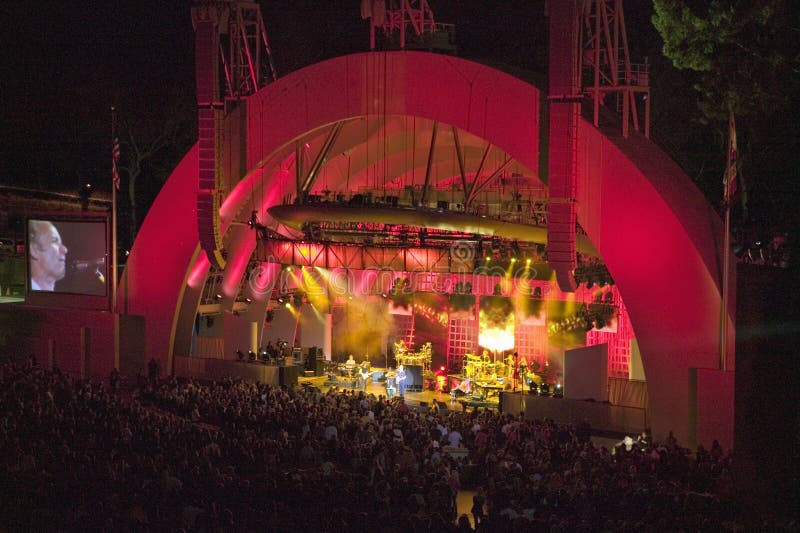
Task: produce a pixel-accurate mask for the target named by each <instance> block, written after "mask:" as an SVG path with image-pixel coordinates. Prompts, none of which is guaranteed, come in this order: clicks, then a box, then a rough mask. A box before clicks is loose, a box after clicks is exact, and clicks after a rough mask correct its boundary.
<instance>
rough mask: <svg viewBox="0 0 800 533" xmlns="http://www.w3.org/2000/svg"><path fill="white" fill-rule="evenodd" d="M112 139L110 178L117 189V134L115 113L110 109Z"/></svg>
mask: <svg viewBox="0 0 800 533" xmlns="http://www.w3.org/2000/svg"><path fill="white" fill-rule="evenodd" d="M111 124H112V127H111V129H112V130H113V131H112V137H113V138H112V140H111V179H112V180H113V182H114V188H115V189H116V190H119V135H117V113H116V111H113V110H112V117H111Z"/></svg>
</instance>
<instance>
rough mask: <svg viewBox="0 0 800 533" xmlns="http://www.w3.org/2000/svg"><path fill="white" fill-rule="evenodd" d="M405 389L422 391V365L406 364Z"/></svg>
mask: <svg viewBox="0 0 800 533" xmlns="http://www.w3.org/2000/svg"><path fill="white" fill-rule="evenodd" d="M405 369H406V382H405V386H406V390H407V391H409V392H422V367H421V366H420V365H406V367H405Z"/></svg>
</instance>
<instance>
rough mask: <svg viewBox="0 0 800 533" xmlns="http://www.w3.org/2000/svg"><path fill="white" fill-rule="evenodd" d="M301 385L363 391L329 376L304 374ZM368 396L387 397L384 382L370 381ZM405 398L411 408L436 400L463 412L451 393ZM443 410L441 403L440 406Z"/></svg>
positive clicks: (407, 394)
mask: <svg viewBox="0 0 800 533" xmlns="http://www.w3.org/2000/svg"><path fill="white" fill-rule="evenodd" d="M372 371H373V372H375V373H379V374H380V373H383V372H384V371H385V369H381V368H373V369H372ZM298 382H299V384H303V383H307V384H309V385H312V386H314V387H317V388H318V389H320V390H321V391H323V392H327V391H328V390H329V389H331V388H332V387H337V388H338V389H346V390H356V391H358V390H361V388H360V387H353V386H350V382H349V381H347V380H343V379H341V378H337V381H336V383H333V382H331V381H329V380H328V377H327V376H314V377H304V376H303V375H302V374H301V375H300V377H299V378H298ZM367 394H374V395H375V396H378V395H380V394H382V395H384V396H387V394H386V384H385V382H382V381H374V380H370V381H369V382H368V383H367ZM404 398H405V399H406V403H408V404H409V405H410V406H414V407H419V406H421V405H431V404H432V403H433V402H434V400H435V401H437V402H444V403H445V404H446V405H447V408H448V409H451V410H461V409H462V406H461V403H459V402H458V401H453V400H452V399H451V397H450V393H449V392H440V391H432V390H426V389H423V390H422V391H421V392H412V391H406V392H405V394H404ZM439 406H440V409H441V403H440V404H439Z"/></svg>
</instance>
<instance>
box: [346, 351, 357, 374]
mask: <svg viewBox="0 0 800 533" xmlns="http://www.w3.org/2000/svg"><path fill="white" fill-rule="evenodd" d="M344 367H345V369H347V375H348V376H352V375H353V374H354V372H355V369H356V360H355V359H354V358H353V354H350V355H349V356H348V357H347V361H346V362H345V363H344Z"/></svg>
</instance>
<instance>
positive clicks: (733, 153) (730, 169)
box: [719, 109, 738, 370]
mask: <svg viewBox="0 0 800 533" xmlns="http://www.w3.org/2000/svg"><path fill="white" fill-rule="evenodd" d="M737 159H738V154H737V141H736V122H735V119H734V115H733V109H729V111H728V153H727V157H726V164H725V177H724V179H723V180H722V185H723V189H724V190H723V198H724V206H725V230H724V231H725V234H724V235H723V239H722V242H723V245H722V280H721V281H722V287H721V289H722V291H721V292H722V303H721V305H720V311H719V369H720V370H727V357H726V356H727V351H728V300H729V294H728V293H729V290H728V285H729V284H730V270H731V265H730V259H731V201H732V200H733V195H734V192H735V191H736V164H737Z"/></svg>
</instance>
